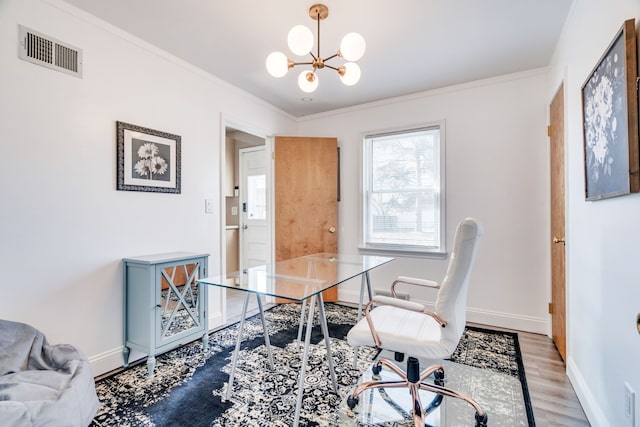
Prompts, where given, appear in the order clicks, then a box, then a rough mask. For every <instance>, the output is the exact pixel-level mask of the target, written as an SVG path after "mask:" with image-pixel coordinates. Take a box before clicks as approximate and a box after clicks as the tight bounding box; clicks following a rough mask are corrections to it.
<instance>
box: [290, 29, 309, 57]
mask: <svg viewBox="0 0 640 427" xmlns="http://www.w3.org/2000/svg"><path fill="white" fill-rule="evenodd" d="M313 41H314V40H313V33H312V32H311V30H310V29H309V28H307V27H305V26H304V25H296V26H295V27H293V28H292V29H291V30H290V31H289V35H288V36H287V44H288V45H289V49H291V52H293V53H294V54H296V55H298V56H305V55H308V54H309V52H311V49H312V48H313Z"/></svg>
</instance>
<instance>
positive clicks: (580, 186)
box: [547, 0, 640, 427]
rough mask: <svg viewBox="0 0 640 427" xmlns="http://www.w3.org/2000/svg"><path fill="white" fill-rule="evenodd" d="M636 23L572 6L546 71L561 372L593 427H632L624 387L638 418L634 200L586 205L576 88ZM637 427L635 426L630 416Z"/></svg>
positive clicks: (580, 2)
mask: <svg viewBox="0 0 640 427" xmlns="http://www.w3.org/2000/svg"><path fill="white" fill-rule="evenodd" d="M630 18H635V19H636V26H637V23H638V20H639V19H640V4H639V3H638V1H636V0H611V1H608V2H606V5H605V3H604V2H602V1H599V0H577V1H576V2H575V3H574V6H573V9H572V11H571V14H570V16H569V19H568V21H567V24H566V26H565V30H564V33H563V37H562V38H561V40H560V42H559V44H558V46H557V48H556V52H555V55H554V60H553V62H552V66H551V78H550V86H549V88H548V91H547V99H549V100H550V99H551V98H552V96H553V93H554V92H555V90H557V88H558V86H559V84H560V82H561V81H563V80H564V85H565V123H566V124H565V145H566V153H565V155H566V159H565V163H566V166H567V168H566V169H567V170H566V184H567V185H566V188H567V224H568V227H567V239H566V241H567V246H566V248H567V251H566V253H567V294H568V306H567V312H568V338H569V339H568V342H567V347H568V348H567V353H568V358H567V359H568V360H567V368H568V374H569V377H570V378H571V380H572V383H573V385H574V388H575V389H576V392H577V393H578V396H579V397H580V400H581V402H582V406H583V408H584V409H585V412H586V413H587V416H588V417H589V420H590V421H591V423H592V425H594V426H612V427H613V426H615V427H617V426H627V425H631V424H629V423H628V421H627V420H626V419H625V418H624V382H625V381H627V382H628V383H629V384H630V385H631V386H632V388H633V389H634V390H635V391H636V401H635V406H636V411H640V396H639V395H638V393H640V368H639V365H638V362H639V360H640V336H639V335H638V332H637V330H636V326H635V321H636V316H637V315H638V313H639V312H640V280H639V279H638V278H639V277H640V276H639V274H638V267H637V266H638V261H639V258H638V255H639V252H638V242H639V241H640V215H639V213H640V195H639V194H633V195H627V196H623V197H619V198H614V199H606V200H601V201H597V202H587V201H585V199H584V169H583V168H584V164H583V161H584V160H583V159H584V154H583V153H584V151H583V137H582V98H581V87H582V84H583V83H584V82H585V80H586V79H587V78H588V76H589V74H590V73H591V71H592V69H593V67H595V65H596V64H597V62H598V60H599V59H600V57H601V55H602V54H603V53H604V52H605V50H606V49H607V46H609V43H610V42H611V41H612V40H613V37H614V36H615V34H616V33H617V32H618V30H619V29H620V27H621V26H622V23H623V22H624V21H625V20H626V19H630ZM635 426H640V415H636V423H635Z"/></svg>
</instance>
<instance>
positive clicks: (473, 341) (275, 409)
mask: <svg viewBox="0 0 640 427" xmlns="http://www.w3.org/2000/svg"><path fill="white" fill-rule="evenodd" d="M325 308H326V310H325V311H326V315H327V322H328V327H329V331H330V332H329V334H330V336H331V349H332V351H333V356H334V367H335V370H336V377H337V381H338V393H337V394H336V393H334V392H332V391H330V390H331V382H330V381H331V380H330V379H329V375H328V371H327V368H326V349H325V348H324V340H323V339H322V334H321V333H320V330H319V329H320V328H319V327H316V328H314V330H313V331H312V332H313V333H312V338H311V342H312V345H311V349H310V354H309V365H308V366H309V368H308V371H307V375H306V377H305V397H304V399H303V405H302V411H301V417H300V425H306V426H326V425H328V420H329V419H330V416H331V414H333V413H334V412H335V411H336V408H337V406H338V405H340V404H341V402H342V400H343V399H344V397H345V396H346V395H347V393H349V392H350V391H351V389H352V388H353V385H354V384H356V382H357V380H358V378H359V377H360V375H361V374H362V372H364V371H365V369H367V368H368V367H369V366H370V365H371V362H372V361H373V360H374V358H375V356H376V354H377V351H376V350H375V349H364V348H361V349H360V353H359V358H358V368H357V369H353V366H352V359H353V349H352V348H351V347H350V346H349V345H348V344H347V342H346V340H345V337H346V334H347V332H348V331H349V329H350V328H351V327H352V326H353V324H354V323H355V321H356V316H357V310H355V309H353V308H349V307H345V306H341V305H338V304H326V307H325ZM265 314H266V318H267V322H268V327H269V335H270V339H271V346H272V351H273V357H274V362H275V368H276V369H275V371H272V370H271V369H270V367H269V365H268V358H267V354H266V348H265V346H264V339H263V335H262V324H261V322H260V318H259V316H253V317H251V318H249V319H247V321H246V322H245V330H244V335H243V343H242V347H241V354H240V357H239V359H238V368H237V370H236V377H235V381H234V389H233V390H234V392H233V394H232V397H231V400H230V401H229V402H225V401H224V396H225V393H226V382H227V381H228V376H229V372H230V365H231V363H230V362H231V356H232V352H233V350H234V346H235V339H236V336H237V329H238V326H239V325H238V324H235V325H232V326H229V327H227V328H225V329H222V330H220V331H216V332H213V333H211V334H210V336H209V351H207V352H203V351H202V342H201V341H200V340H197V341H194V342H192V343H190V344H187V345H185V346H182V347H180V348H177V349H175V350H172V351H170V352H167V353H165V354H163V355H160V356H158V357H157V358H156V370H155V375H154V377H153V378H147V368H146V364H144V363H141V364H138V365H135V366H131V367H130V368H128V369H127V370H125V371H123V372H119V373H116V374H114V375H112V376H109V377H107V378H105V379H102V380H99V381H97V382H96V390H97V393H98V397H99V399H100V403H101V407H100V410H99V412H98V414H97V415H96V417H95V419H94V421H93V423H92V424H91V426H92V427H106V426H131V427H134V426H157V427H161V426H167V427H169V426H171V427H173V426H190V427H198V426H203V427H205V426H214V427H219V426H282V427H284V426H290V425H292V424H293V413H294V411H295V405H296V392H297V383H298V373H299V369H300V365H301V358H302V356H301V355H302V351H301V350H298V349H297V345H296V343H295V340H296V337H297V332H298V319H299V317H300V305H299V304H282V305H278V306H276V307H274V308H272V309H270V310H268V311H266V312H265ZM452 360H453V361H455V362H458V363H464V364H469V365H471V366H475V367H480V368H485V369H492V370H496V371H498V372H503V373H507V374H509V375H513V376H518V377H519V378H520V380H521V381H524V367H523V366H522V360H521V356H520V350H519V346H518V340H517V334H509V333H503V332H496V331H488V330H482V329H477V328H467V330H466V331H465V335H464V337H463V338H462V340H461V342H460V345H459V346H458V349H457V350H456V353H455V354H454V355H453V356H452ZM522 384H523V390H524V391H525V404H526V406H527V411H528V413H529V411H530V401H529V396H528V392H527V391H526V383H525V382H523V383H522ZM529 415H530V416H529V424H530V426H531V427H533V426H534V425H535V424H534V423H533V415H532V413H529Z"/></svg>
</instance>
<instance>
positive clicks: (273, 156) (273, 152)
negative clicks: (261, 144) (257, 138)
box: [271, 151, 276, 159]
mask: <svg viewBox="0 0 640 427" xmlns="http://www.w3.org/2000/svg"><path fill="white" fill-rule="evenodd" d="M271 158H272V159H275V158H276V152H275V151H272V152H271Z"/></svg>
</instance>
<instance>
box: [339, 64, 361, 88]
mask: <svg viewBox="0 0 640 427" xmlns="http://www.w3.org/2000/svg"><path fill="white" fill-rule="evenodd" d="M343 67H344V73H343V74H341V75H340V80H341V81H342V83H344V84H345V85H346V86H353V85H354V84H356V83H358V81H360V75H361V71H360V66H359V65H358V64H356V63H355V62H347V63H346V64H344V65H343Z"/></svg>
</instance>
